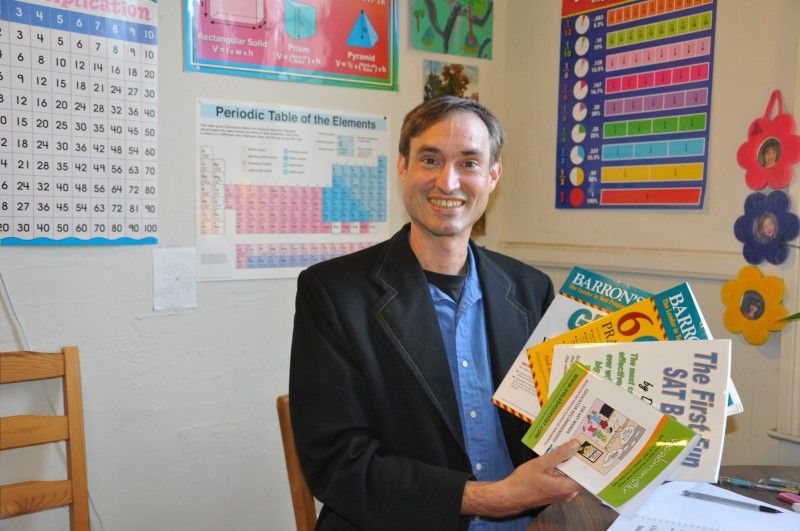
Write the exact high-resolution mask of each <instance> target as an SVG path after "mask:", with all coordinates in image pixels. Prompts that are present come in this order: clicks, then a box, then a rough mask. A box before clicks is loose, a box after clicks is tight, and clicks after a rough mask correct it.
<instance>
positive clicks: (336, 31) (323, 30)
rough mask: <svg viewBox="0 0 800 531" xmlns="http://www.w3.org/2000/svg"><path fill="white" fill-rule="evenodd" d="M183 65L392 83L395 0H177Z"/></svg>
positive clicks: (382, 85) (287, 77) (392, 86)
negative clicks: (182, 12)
mask: <svg viewBox="0 0 800 531" xmlns="http://www.w3.org/2000/svg"><path fill="white" fill-rule="evenodd" d="M182 1H184V2H185V6H186V14H185V16H184V20H185V29H184V39H185V45H184V68H185V69H186V70H189V71H200V72H211V73H215V74H227V75H238V76H249V77H262V78H269V79H281V80H284V81H298V82H305V83H325V84H329V85H343V86H349V87H353V88H366V89H382V90H397V24H398V22H397V20H398V11H397V2H398V0H182Z"/></svg>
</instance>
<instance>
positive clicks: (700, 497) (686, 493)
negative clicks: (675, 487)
mask: <svg viewBox="0 0 800 531" xmlns="http://www.w3.org/2000/svg"><path fill="white" fill-rule="evenodd" d="M683 495H684V496H688V497H689V498H697V499H698V500H705V501H710V502H715V503H724V504H725V505H731V506H733V507H739V508H740V509H750V510H752V511H760V512H762V513H779V512H781V511H779V510H778V509H773V508H772V507H767V506H766V505H758V504H757V503H748V502H744V501H739V500H731V499H730V498H720V497H719V496H712V495H711V494H703V493H702V492H694V491H691V490H685V491H683Z"/></svg>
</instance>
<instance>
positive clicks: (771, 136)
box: [736, 90, 800, 190]
mask: <svg viewBox="0 0 800 531" xmlns="http://www.w3.org/2000/svg"><path fill="white" fill-rule="evenodd" d="M775 110H777V114H776V115H775V117H774V118H770V115H772V113H773V111H775ZM795 125H796V124H795V120H794V117H793V116H792V115H791V114H789V113H785V112H783V97H782V95H781V91H780V90H775V91H773V93H772V95H771V96H770V99H769V103H768V104H767V108H766V110H765V111H764V115H763V116H761V117H760V118H757V119H755V120H754V121H753V122H752V123H751V124H750V127H749V129H748V131H747V137H748V138H747V141H746V142H745V143H743V144H742V145H741V146H739V149H738V151H737V152H736V161H737V162H738V163H739V166H741V167H742V168H745V169H746V170H747V172H746V173H745V182H746V183H747V186H748V187H749V188H750V189H751V190H761V189H763V188H764V187H765V186H767V185H769V186H770V187H772V188H775V189H781V188H785V187H786V186H787V185H788V184H789V182H790V181H791V179H792V166H794V165H795V164H796V163H797V162H798V161H800V136H798V135H796V134H795Z"/></svg>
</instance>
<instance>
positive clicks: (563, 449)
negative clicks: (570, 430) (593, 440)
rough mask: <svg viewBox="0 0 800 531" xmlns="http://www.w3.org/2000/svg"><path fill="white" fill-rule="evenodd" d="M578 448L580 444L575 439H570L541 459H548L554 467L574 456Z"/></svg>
mask: <svg viewBox="0 0 800 531" xmlns="http://www.w3.org/2000/svg"><path fill="white" fill-rule="evenodd" d="M580 447H581V443H580V442H579V441H578V440H577V439H571V440H569V441H567V442H565V443H564V444H562V445H561V446H559V447H558V448H556V449H555V450H553V451H552V452H550V453H548V454H546V455H544V456H542V457H544V458H548V460H550V461H551V462H552V466H555V465H557V464H559V463H563V462H564V461H566V460H567V459H569V458H570V457H572V456H573V455H575V452H577V451H578V448H580ZM540 459H541V458H540Z"/></svg>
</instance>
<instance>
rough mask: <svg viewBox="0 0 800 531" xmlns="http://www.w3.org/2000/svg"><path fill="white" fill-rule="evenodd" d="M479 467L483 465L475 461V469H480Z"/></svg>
mask: <svg viewBox="0 0 800 531" xmlns="http://www.w3.org/2000/svg"><path fill="white" fill-rule="evenodd" d="M481 468H483V465H482V464H480V463H475V470H480V469H481Z"/></svg>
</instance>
